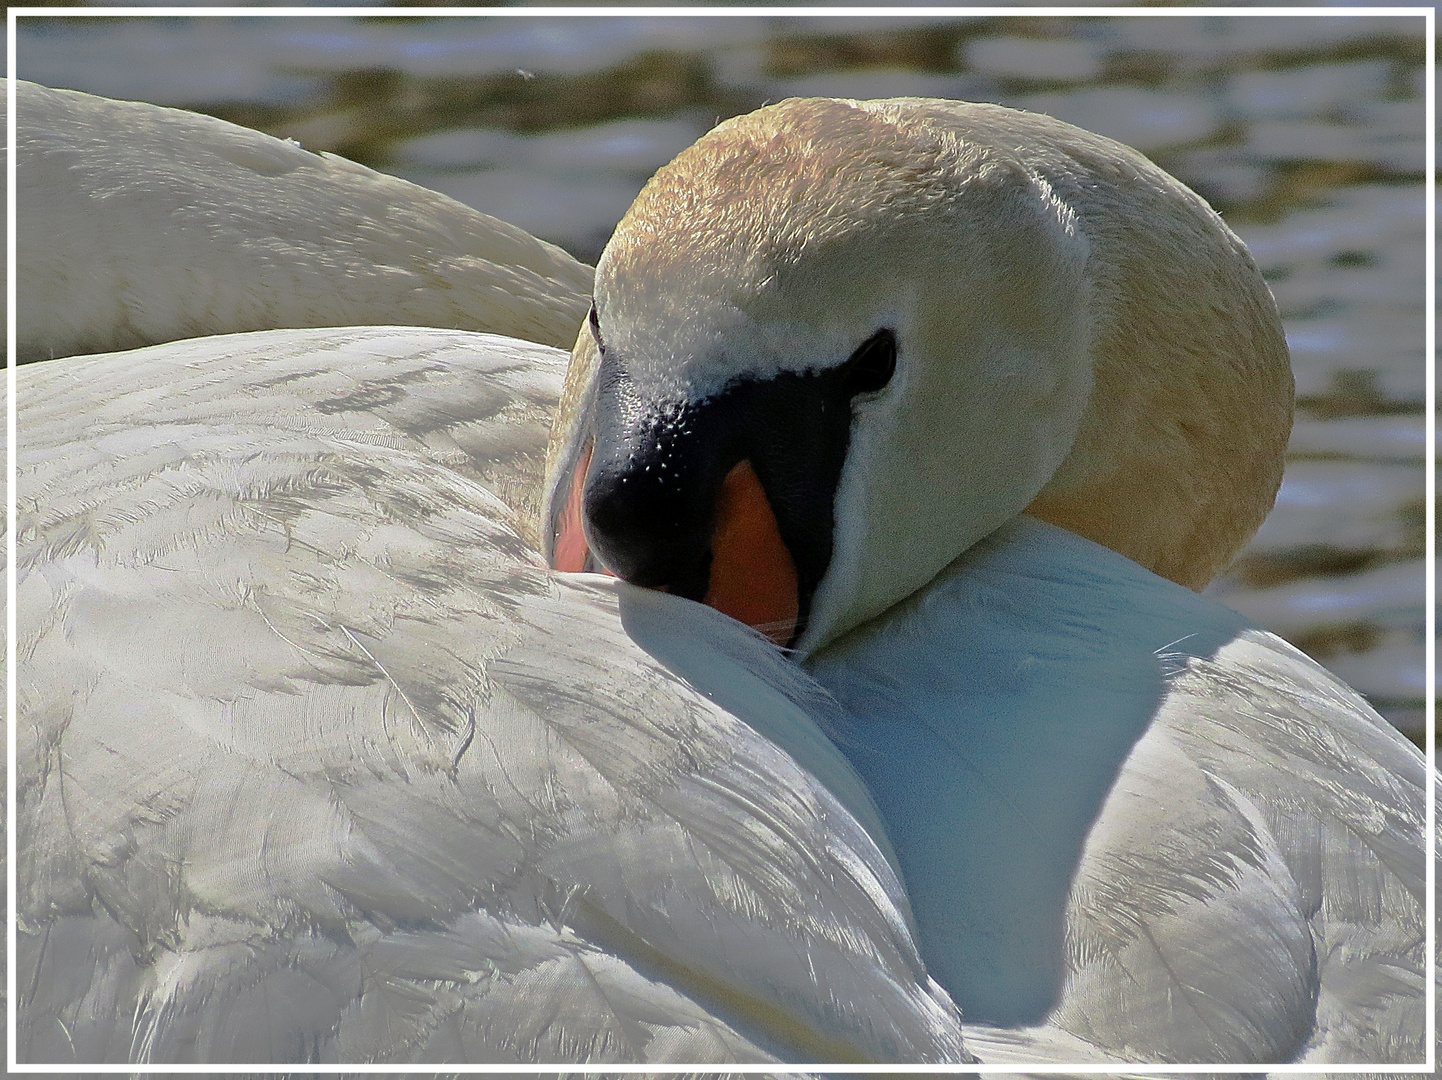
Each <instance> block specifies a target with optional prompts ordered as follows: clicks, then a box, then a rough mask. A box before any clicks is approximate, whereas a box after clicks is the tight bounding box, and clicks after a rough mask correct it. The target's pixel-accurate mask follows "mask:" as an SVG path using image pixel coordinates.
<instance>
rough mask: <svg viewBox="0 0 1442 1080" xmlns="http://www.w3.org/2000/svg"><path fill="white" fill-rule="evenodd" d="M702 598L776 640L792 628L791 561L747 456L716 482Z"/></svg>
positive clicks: (788, 634) (793, 569)
mask: <svg viewBox="0 0 1442 1080" xmlns="http://www.w3.org/2000/svg"><path fill="white" fill-rule="evenodd" d="M706 603H707V604H708V605H710V606H711V607H713V608H715V609H716V610H717V611H719V612H722V613H723V614H726V615H730V616H731V617H732V618H733V619H739V620H740V621H741V622H744V623H746V624H747V625H748V626H754V627H755V628H756V629H757V630H760V631H761V632H762V633H763V634H765V635H766V636H767V637H769V638H770V639H771V640H772V641H774V642H776V644H778V645H785V644H787V642H789V641H790V640H791V638H792V635H793V634H795V633H796V618H797V612H798V605H797V589H796V564H795V563H794V562H793V561H792V559H791V552H790V551H789V550H787V547H786V543H785V541H783V540H782V539H781V531H780V529H779V528H778V527H777V525H776V515H775V514H774V513H773V512H772V510H771V503H770V501H769V500H768V499H767V498H766V491H765V490H764V489H763V488H762V487H761V481H760V480H758V479H757V478H756V470H755V469H753V468H752V467H751V462H749V461H743V462H741V464H740V465H737V466H735V467H734V468H733V469H732V470H731V471H730V472H729V473H727V474H726V479H725V480H723V481H722V483H721V494H720V496H719V497H718V498H717V501H716V527H715V529H713V530H712V533H711V583H710V586H709V587H708V588H707V590H706Z"/></svg>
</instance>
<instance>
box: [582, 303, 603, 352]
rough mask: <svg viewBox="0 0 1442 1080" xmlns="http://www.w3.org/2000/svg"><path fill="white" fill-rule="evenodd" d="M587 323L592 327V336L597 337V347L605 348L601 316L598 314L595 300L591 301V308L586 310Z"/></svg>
mask: <svg viewBox="0 0 1442 1080" xmlns="http://www.w3.org/2000/svg"><path fill="white" fill-rule="evenodd" d="M586 325H587V326H589V327H590V328H591V336H592V337H593V338H595V339H596V347H597V348H598V349H604V348H605V345H604V344H603V343H602V342H601V317H600V316H599V315H597V314H596V302H595V301H594V300H592V301H591V310H590V311H588V312H586Z"/></svg>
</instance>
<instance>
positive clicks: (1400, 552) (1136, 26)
mask: <svg viewBox="0 0 1442 1080" xmlns="http://www.w3.org/2000/svg"><path fill="white" fill-rule="evenodd" d="M1424 33H1425V24H1424V22H1423V20H1422V19H1421V18H1420V17H1386V16H1365V17H1324V18H1319V17H1315V16H1296V17H1253V16H1241V17H1225V16H1206V17H1197V16H1181V17H1158V16H1156V15H1144V16H1141V17H1113V18H1088V17H1068V18H1042V17H1034V16H1029V15H1025V14H1021V13H1018V14H1017V15H1015V16H1009V17H1005V18H977V17H969V18H937V17H930V18H912V17H900V16H887V17H883V18H867V17H862V16H852V17H846V18H823V17H805V18H780V17H756V16H747V17H740V18H716V17H703V18H689V17H674V18H672V17H668V18H649V19H625V18H616V17H610V16H606V17H599V18H546V17H539V16H535V15H527V16H523V17H504V16H501V15H497V16H496V17H490V18H475V17H472V18H462V19H434V18H428V19H410V18H375V19H322V18H309V17H307V18H298V19H280V18H241V19H216V20H212V19H187V18H172V19H163V20H155V19H145V20H140V19H109V20H85V21H81V20H64V19H60V20H56V19H47V20H38V19H23V20H21V22H20V32H19V74H20V75H21V76H22V77H24V78H29V79H34V80H36V81H39V82H43V83H47V84H49V85H52V86H64V87H70V88H74V89H79V90H87V91H90V92H92V93H99V94H106V95H109V96H113V97H131V98H138V99H142V100H147V101H153V102H157V103H160V104H167V105H178V106H183V107H186V108H193V109H198V110H200V111H205V112H211V113H214V114H216V115H219V116H222V117H225V118H226V119H230V120H234V121H237V122H239V123H243V124H247V125H250V126H253V127H257V128H260V129H262V130H265V131H269V132H271V133H272V134H275V135H280V136H286V137H293V138H297V139H299V140H300V142H301V143H302V144H303V145H304V146H306V147H308V148H309V149H313V150H332V151H335V152H337V153H341V154H344V155H346V156H349V157H353V158H355V159H357V160H359V161H362V162H364V163H366V164H368V165H372V166H374V167H376V168H379V169H382V170H385V171H387V172H392V173H395V174H397V175H400V176H404V177H406V178H408V179H411V180H414V181H416V182H418V183H421V184H425V185H426V186H428V187H432V188H436V189H438V190H440V191H443V192H446V193H448V194H450V195H452V196H454V197H456V198H458V199H460V200H461V201H463V202H466V203H469V204H471V205H473V206H475V207H477V208H478V209H481V210H484V211H486V212H487V213H491V214H494V215H496V216H497V217H500V218H503V219H505V220H508V221H512V222H514V223H516V224H518V225H521V226H522V227H524V228H526V229H528V230H530V231H531V232H533V233H535V234H537V235H538V236H541V237H544V238H546V239H549V240H553V241H555V242H556V243H559V244H561V245H563V246H564V247H566V248H568V249H569V250H570V251H572V252H573V253H574V254H576V255H577V256H578V257H580V258H583V259H586V260H587V261H594V259H595V257H596V255H597V254H598V253H599V251H600V249H601V247H602V246H603V245H604V243H605V240H606V237H607V236H608V235H609V234H610V231H611V228H612V226H613V225H614V223H615V221H616V220H617V219H618V218H619V217H620V215H621V214H622V213H623V212H624V210H625V209H626V207H627V205H629V203H630V201H631V199H632V197H633V196H634V195H635V193H636V192H637V191H638V190H639V189H640V187H641V185H642V184H643V183H644V182H645V179H646V178H647V176H649V175H650V173H651V172H652V171H653V170H654V169H655V168H656V167H657V166H659V165H661V164H662V163H664V162H665V161H667V160H669V158H670V157H671V156H672V155H674V154H675V153H676V152H678V151H679V150H681V149H682V148H683V147H685V146H686V145H687V144H688V143H690V142H691V141H692V140H694V139H695V138H696V137H697V136H698V135H699V134H701V133H702V132H703V131H705V130H706V129H707V128H709V127H710V126H711V125H712V124H713V123H715V121H716V120H717V119H719V118H723V117H726V116H730V115H734V114H736V113H739V112H744V111H748V110H750V109H753V108H755V107H757V106H759V105H761V104H763V103H764V102H767V101H774V100H777V99H779V98H782V97H787V96H793V95H835V96H846V97H863V98H864V97H889V96H898V95H925V96H935V97H960V98H970V99H973V100H986V101H996V102H1000V103H1002V104H1005V105H1012V106H1017V107H1021V108H1027V109H1033V110H1037V111H1041V112H1047V113H1051V114H1052V115H1054V116H1058V117H1060V118H1062V119H1064V120H1069V121H1071V122H1073V123H1076V124H1080V125H1082V126H1084V127H1088V128H1091V129H1093V130H1095V131H1098V132H1101V133H1102V134H1105V135H1109V136H1111V137H1113V138H1116V139H1119V140H1121V141H1123V142H1127V143H1130V144H1131V145H1133V146H1135V147H1137V148H1138V149H1140V150H1142V151H1143V152H1144V153H1146V154H1148V155H1149V156H1151V157H1152V158H1153V159H1154V160H1156V161H1157V162H1158V163H1159V164H1160V165H1162V166H1163V167H1164V168H1166V169H1168V170H1169V171H1171V172H1172V173H1174V174H1175V175H1176V176H1178V177H1180V178H1181V179H1182V180H1184V181H1185V182H1186V183H1188V184H1190V185H1191V186H1192V187H1194V188H1196V189H1197V190H1198V191H1199V192H1201V193H1202V194H1203V195H1204V196H1206V197H1207V198H1208V199H1209V200H1211V202H1212V203H1213V205H1214V206H1216V207H1217V209H1219V210H1220V211H1222V213H1223V214H1224V215H1225V216H1226V217H1227V220H1228V221H1229V222H1230V223H1231V224H1232V226H1233V227H1234V228H1235V229H1236V230H1237V231H1238V232H1239V233H1240V234H1241V236H1242V237H1243V239H1245V240H1246V241H1247V243H1248V244H1249V245H1250V247H1251V249H1252V252H1253V254H1254V255H1255V256H1256V258H1257V261H1258V263H1259V264H1260V265H1261V267H1262V269H1263V271H1264V273H1265V274H1266V275H1267V278H1268V281H1269V282H1270V283H1271V285H1272V289H1273V291H1274V293H1275V294H1276V297H1277V302H1278V304H1279V306H1280V307H1281V311H1282V315H1283V317H1284V319H1285V321H1286V329H1287V337H1288V341H1289V343H1290V345H1291V349H1292V357H1293V366H1294V368H1295V371H1296V376H1297V391H1298V399H1299V402H1298V403H1299V410H1298V418H1297V425H1296V430H1295V432H1294V434H1293V438H1292V444H1291V448H1290V453H1289V464H1288V470H1287V474H1286V479H1285V481H1284V483H1283V486H1282V490H1281V493H1280V494H1279V496H1278V500H1277V507H1276V509H1275V511H1274V512H1273V514H1272V516H1271V517H1270V518H1269V519H1268V520H1267V522H1266V524H1265V525H1264V526H1263V528H1262V529H1261V531H1260V532H1259V533H1258V534H1257V537H1256V539H1255V540H1254V541H1253V542H1252V543H1251V545H1250V546H1249V547H1248V548H1247V549H1246V551H1245V552H1244V553H1243V554H1242V556H1241V557H1240V558H1239V559H1238V561H1237V562H1236V564H1235V565H1234V566H1233V567H1232V568H1231V570H1230V571H1229V572H1228V573H1227V574H1226V575H1225V577H1224V578H1222V579H1221V580H1220V581H1218V582H1216V583H1215V584H1214V585H1213V586H1212V591H1213V592H1214V593H1216V595H1218V596H1219V597H1221V598H1222V599H1223V600H1224V601H1225V602H1226V603H1228V604H1230V605H1232V606H1233V607H1236V608H1238V609H1239V610H1241V611H1242V612H1244V613H1245V614H1247V615H1249V616H1250V617H1252V618H1254V619H1255V620H1256V621H1258V622H1259V623H1261V624H1262V625H1264V626H1267V627H1269V628H1271V629H1274V630H1276V631H1277V632H1278V633H1281V634H1283V635H1284V636H1286V637H1288V638H1289V639H1290V640H1292V641H1294V642H1296V643H1297V644H1299V645H1301V646H1302V647H1303V648H1304V649H1306V650H1307V651H1308V652H1310V653H1312V655H1314V656H1316V657H1317V658H1318V659H1320V660H1322V661H1323V662H1324V663H1326V664H1327V665H1328V666H1329V667H1331V668H1332V669H1333V670H1335V671H1336V672H1337V673H1338V674H1340V675H1341V676H1342V677H1344V678H1345V679H1347V680H1348V681H1349V682H1351V683H1352V684H1353V685H1354V686H1356V687H1357V688H1358V689H1359V690H1361V691H1362V692H1364V693H1365V694H1367V695H1368V697H1369V698H1370V699H1371V700H1372V701H1373V703H1374V704H1376V705H1377V707H1378V708H1379V709H1380V710H1381V711H1382V712H1383V713H1384V714H1386V715H1387V716H1388V717H1389V718H1390V719H1392V720H1393V722H1394V723H1396V724H1397V725H1398V726H1399V727H1401V728H1402V729H1403V730H1404V731H1407V732H1408V733H1409V734H1410V735H1412V736H1413V737H1414V738H1419V739H1420V737H1421V730H1422V724H1423V715H1424V714H1423V705H1424V702H1425V700H1426V697H1427V696H1428V687H1427V686H1426V685H1425V683H1426V679H1425V669H1424V663H1423V648H1424V635H1423V622H1424V618H1425V604H1424V591H1425V562H1424V556H1425V541H1424V527H1425V513H1424V492H1425V487H1424V462H1425V459H1426V432H1425V419H1424V409H1425V357H1424V328H1425V323H1424V301H1425V288H1424V258H1425V249H1424V234H1425V188H1424V185H1423V175H1424V148H1425V142H1424V126H1425V105H1424V87H1425V76H1424V71H1423V63H1424Z"/></svg>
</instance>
